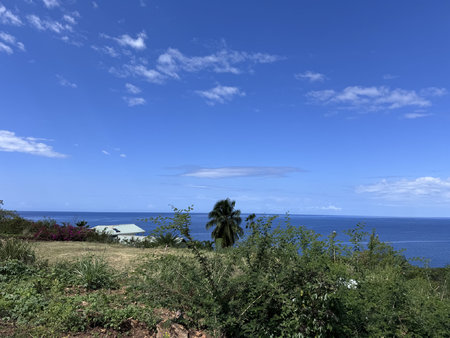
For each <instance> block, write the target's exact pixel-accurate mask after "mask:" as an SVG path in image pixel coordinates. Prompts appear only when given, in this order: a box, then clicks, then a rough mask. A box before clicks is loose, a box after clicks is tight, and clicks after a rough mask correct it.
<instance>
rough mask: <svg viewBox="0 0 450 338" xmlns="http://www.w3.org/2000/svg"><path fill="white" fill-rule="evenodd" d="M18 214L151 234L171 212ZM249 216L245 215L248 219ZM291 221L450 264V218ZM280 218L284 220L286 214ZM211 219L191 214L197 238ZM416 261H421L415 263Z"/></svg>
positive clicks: (325, 233) (299, 217)
mask: <svg viewBox="0 0 450 338" xmlns="http://www.w3.org/2000/svg"><path fill="white" fill-rule="evenodd" d="M19 214H20V215H21V216H23V217H25V218H28V219H31V220H40V219H44V218H52V219H54V220H56V221H57V222H58V223H61V222H69V223H71V224H75V223H76V222H77V221H80V220H85V221H87V222H88V224H89V226H96V225H110V224H127V223H134V224H136V225H138V226H140V227H141V228H143V229H144V230H146V233H147V234H148V233H149V232H150V231H151V230H152V229H154V228H155V226H156V225H155V224H153V223H151V222H145V221H142V219H144V218H150V217H155V216H158V215H162V216H171V215H172V214H171V213H148V212H57V211H19ZM246 216H247V215H242V219H243V220H245V217H246ZM290 218H291V224H293V225H304V226H306V227H307V228H309V229H312V230H314V231H316V232H317V233H319V234H321V235H323V236H325V237H326V236H328V235H329V234H330V233H331V232H332V231H336V232H337V233H338V236H337V239H340V240H341V241H343V242H346V241H348V238H347V236H346V235H344V234H343V231H345V230H348V229H351V228H353V227H354V226H355V225H356V224H357V223H363V224H365V225H366V231H369V232H370V231H372V229H373V228H374V229H375V230H376V232H377V233H378V234H379V238H380V240H382V241H384V242H389V243H390V244H392V246H393V247H394V248H395V249H397V250H399V249H405V252H404V253H403V254H404V255H405V257H406V258H408V259H411V258H415V257H420V258H424V259H428V260H429V265H430V266H432V267H443V266H445V265H447V264H450V218H406V217H367V216H321V215H290ZM279 219H280V220H281V221H282V220H284V215H280V216H279ZM207 221H208V215H207V214H206V213H193V214H192V227H191V233H192V236H193V237H194V238H195V239H198V240H209V239H211V231H208V230H206V229H205V224H206V222H207ZM412 263H413V264H418V263H415V262H412Z"/></svg>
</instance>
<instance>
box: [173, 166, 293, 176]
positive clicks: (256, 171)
mask: <svg viewBox="0 0 450 338" xmlns="http://www.w3.org/2000/svg"><path fill="white" fill-rule="evenodd" d="M299 171H301V170H300V169H298V168H292V167H222V168H200V169H193V170H190V171H188V172H186V173H184V174H182V176H188V177H197V178H231V177H257V176H265V177H267V176H275V177H283V176H285V175H286V174H289V173H292V172H299Z"/></svg>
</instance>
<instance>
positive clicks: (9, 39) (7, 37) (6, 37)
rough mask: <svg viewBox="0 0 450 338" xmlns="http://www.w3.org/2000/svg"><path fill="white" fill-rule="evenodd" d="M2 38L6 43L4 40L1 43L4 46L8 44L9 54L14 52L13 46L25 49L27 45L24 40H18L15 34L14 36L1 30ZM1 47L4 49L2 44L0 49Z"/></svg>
mask: <svg viewBox="0 0 450 338" xmlns="http://www.w3.org/2000/svg"><path fill="white" fill-rule="evenodd" d="M0 40H1V41H3V42H4V43H2V42H0V43H1V44H2V45H3V46H6V47H5V48H7V50H6V52H7V53H8V54H12V53H13V49H12V48H11V47H14V48H17V49H19V50H21V51H25V45H24V44H23V43H22V42H19V41H16V38H15V37H14V36H12V35H11V34H8V33H5V32H0ZM5 44H9V46H7V45H5ZM1 49H2V47H1V45H0V50H1ZM8 50H9V51H8Z"/></svg>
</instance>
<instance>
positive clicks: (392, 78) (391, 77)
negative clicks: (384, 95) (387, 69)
mask: <svg viewBox="0 0 450 338" xmlns="http://www.w3.org/2000/svg"><path fill="white" fill-rule="evenodd" d="M398 77H399V76H398V75H392V74H384V75H383V80H394V79H397V78H398Z"/></svg>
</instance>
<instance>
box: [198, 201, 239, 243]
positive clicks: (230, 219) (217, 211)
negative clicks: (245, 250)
mask: <svg viewBox="0 0 450 338" xmlns="http://www.w3.org/2000/svg"><path fill="white" fill-rule="evenodd" d="M235 205H236V202H235V201H231V200H230V199H229V198H227V199H226V200H221V201H218V202H217V203H216V204H215V205H214V208H213V210H212V211H211V212H210V213H209V214H208V218H209V222H208V223H206V229H210V228H211V227H215V228H214V230H213V232H212V233H211V237H212V238H213V239H214V240H216V242H217V241H219V242H220V246H221V247H222V248H226V247H229V246H233V245H234V243H235V242H236V241H237V240H238V239H239V237H240V236H243V235H244V231H243V229H242V228H241V227H240V224H241V222H242V219H241V211H240V210H235V209H234V206H235Z"/></svg>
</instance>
